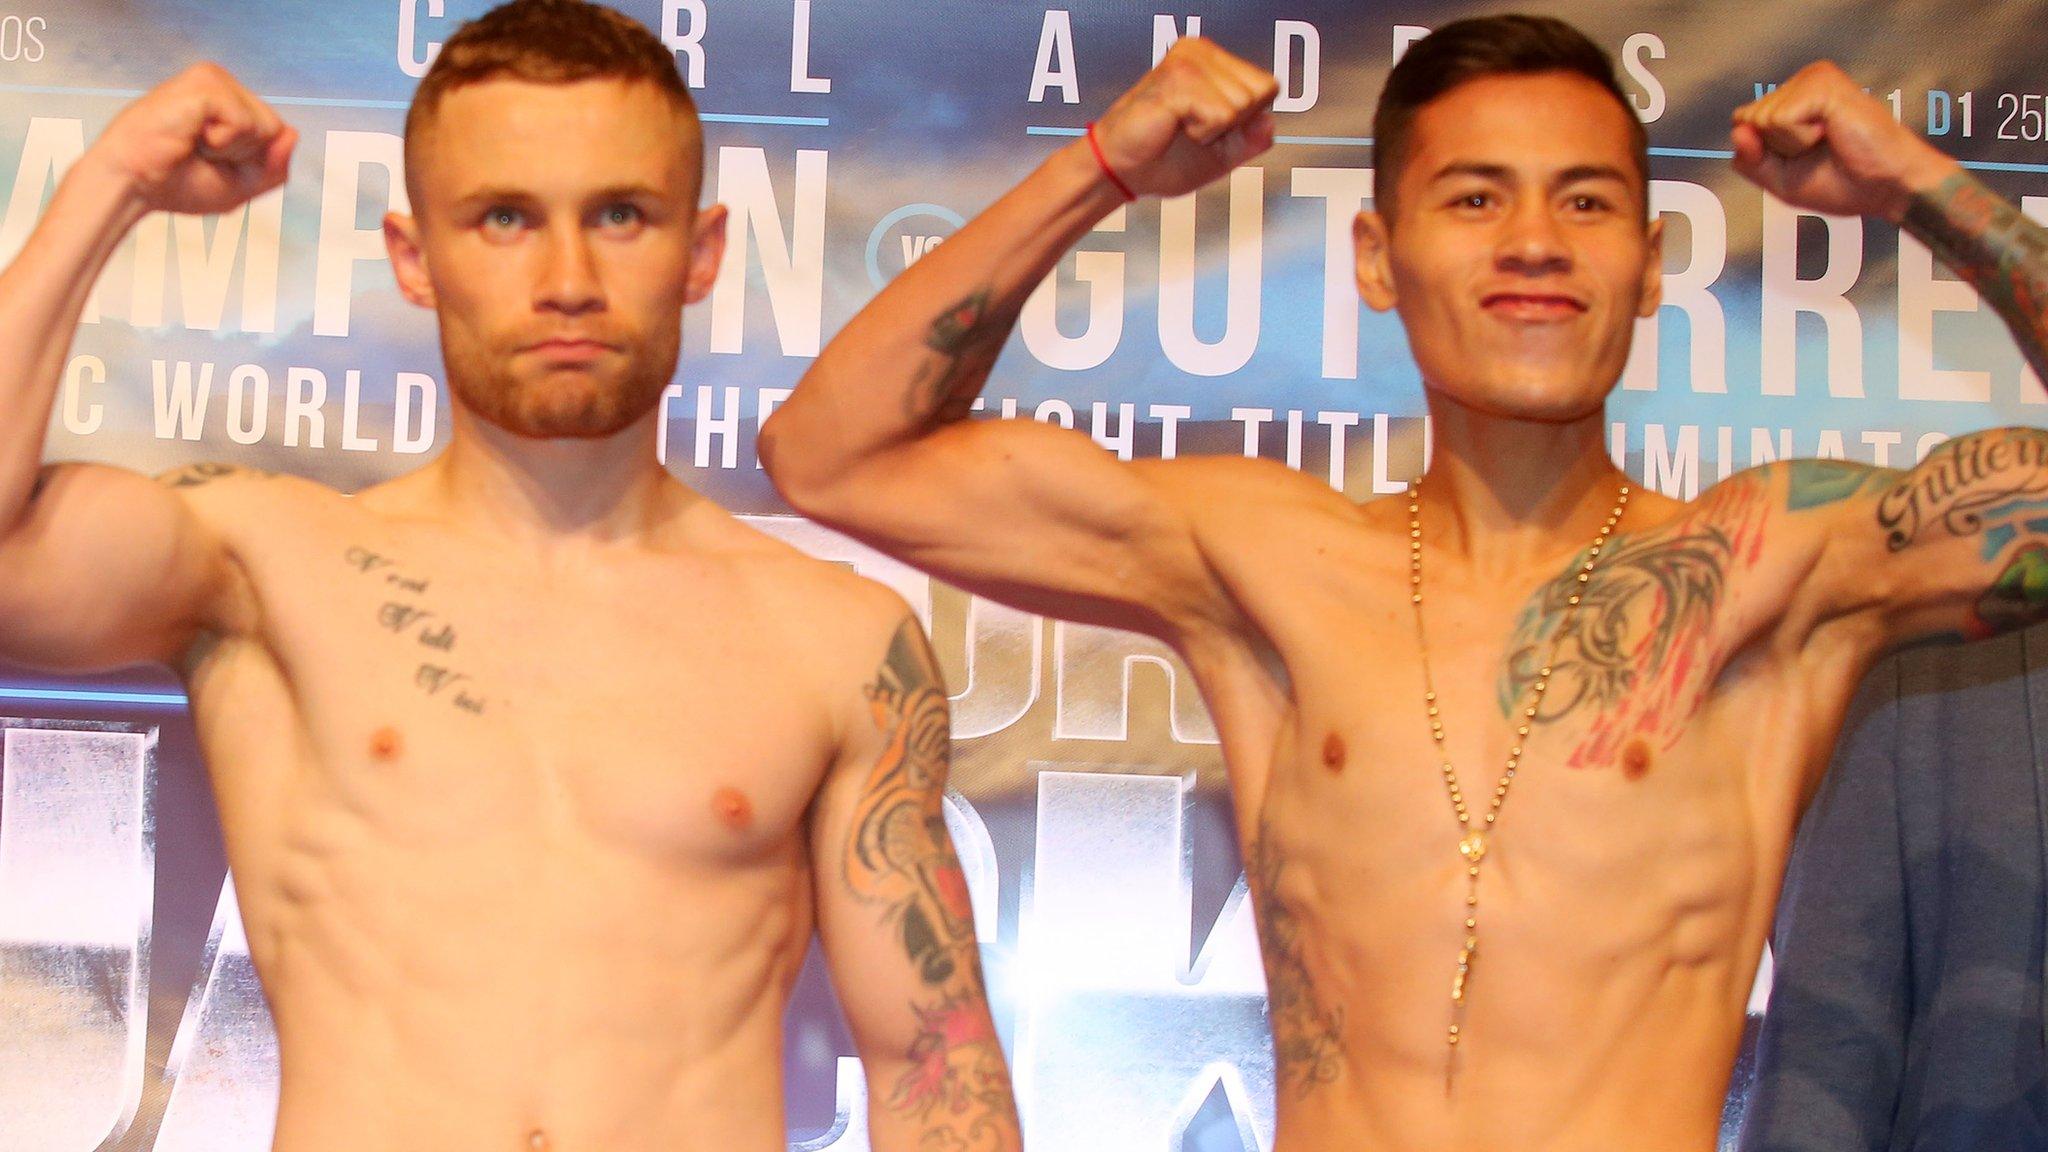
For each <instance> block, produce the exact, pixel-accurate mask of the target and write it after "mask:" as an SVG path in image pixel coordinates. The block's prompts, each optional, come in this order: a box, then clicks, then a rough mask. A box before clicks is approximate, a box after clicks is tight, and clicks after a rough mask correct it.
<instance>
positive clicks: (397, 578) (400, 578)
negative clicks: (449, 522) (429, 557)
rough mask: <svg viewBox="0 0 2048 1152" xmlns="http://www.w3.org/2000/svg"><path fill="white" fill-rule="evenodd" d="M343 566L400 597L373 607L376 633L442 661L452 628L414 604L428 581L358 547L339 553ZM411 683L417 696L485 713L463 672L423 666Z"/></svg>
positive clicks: (442, 666)
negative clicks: (403, 641) (379, 631)
mask: <svg viewBox="0 0 2048 1152" xmlns="http://www.w3.org/2000/svg"><path fill="white" fill-rule="evenodd" d="M342 562H343V563H344V564H346V565H347V566H348V567H349V568H350V569H352V570H353V571H354V572H355V573H356V574H357V575H358V576H361V577H365V578H367V579H369V580H372V581H374V582H376V583H378V584H381V585H382V586H383V588H384V590H385V593H384V594H386V595H392V596H397V597H400V598H399V599H393V600H386V601H384V602H383V603H382V604H380V605H378V607H377V617H376V619H377V626H378V627H379V628H381V629H383V630H384V631H386V632H389V633H391V634H392V635H393V636H397V637H402V638H404V639H408V640H411V641H412V642H413V643H415V644H417V645H419V646H420V647H422V648H426V649H429V650H431V651H433V652H435V653H439V654H440V656H439V657H438V659H446V658H447V656H448V654H450V653H452V652H454V651H455V644H456V632H455V626H454V625H453V624H451V623H449V622H448V621H446V620H443V619H441V618H440V615H439V614H438V613H437V612H435V611H434V610H432V609H430V608H427V607H425V606H423V605H422V604H420V603H419V602H418V601H417V600H416V599H415V598H416V597H419V596H424V595H425V594H426V593H427V590H428V589H429V588H430V587H431V586H432V582H431V581H429V580H427V579H425V578H423V577H420V576H416V575H410V574H408V573H406V572H405V571H403V570H402V568H401V567H400V565H399V563H398V561H396V560H394V559H392V558H391V557H389V556H386V555H384V554H383V553H380V552H376V551H373V550H371V549H369V548H364V547H362V546H360V545H358V546H354V547H351V548H349V549H347V550H346V551H345V552H343V553H342ZM412 683H413V687H414V688H415V689H416V690H418V691H419V692H421V693H423V694H425V695H427V696H432V697H435V698H437V699H445V700H447V701H448V703H450V704H451V705H453V706H454V707H456V708H459V709H461V710H462V711H464V712H468V713H471V714H475V715H480V714H482V713H483V711H484V707H485V700H484V697H483V696H481V695H479V694H478V693H477V692H476V691H475V683H474V681H473V680H472V678H471V677H470V675H469V674H468V673H467V672H463V671H461V670H459V669H456V668H452V667H449V666H448V665H446V664H442V663H436V662H433V661H424V660H423V661H421V663H420V664H419V665H418V667H416V668H415V669H414V670H413V677H412Z"/></svg>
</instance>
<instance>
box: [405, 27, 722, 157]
mask: <svg viewBox="0 0 2048 1152" xmlns="http://www.w3.org/2000/svg"><path fill="white" fill-rule="evenodd" d="M502 78H510V79H515V80H525V81H529V82H531V83H535V84H573V83H576V82H577V81H579V80H628V81H634V80H639V81H645V82H647V83H649V84H652V85H654V86H655V88H656V89H658V90H659V91H660V92H661V93H662V95H664V96H666V97H667V98H668V99H669V102H670V103H672V104H674V105H675V107H676V110H677V111H678V112H682V113H685V114H687V115H688V117H689V118H690V120H691V121H693V122H694V121H695V120H696V117H697V105H696V102H695V101H694V100H692V99H691V98H690V89H689V86H688V85H687V84H685V83H683V78H682V75H681V73H679V72H678V71H677V70H676V60H675V55H674V53H672V52H670V51H669V50H668V46H667V45H665V44H663V43H662V42H661V39H660V38H659V37H657V36H656V35H655V34H654V33H652V32H650V31H648V30H647V28H646V26H644V25H642V24H641V23H639V22H638V21H636V20H634V19H633V18H632V17H630V16H626V15H624V14H622V13H619V12H615V11H613V10H612V9H610V8H606V7H604V6H603V5H599V4H591V3H586V2H585V0H511V3H508V4H500V5H499V6H498V7H496V8H493V9H491V10H490V11H489V12H486V13H484V14H483V15H482V16H479V17H477V18H476V19H475V20H472V21H470V22H468V23H467V24H464V25H463V26H462V27H461V28H460V29H458V30H457V31H456V33H455V35H453V36H450V37H449V38H448V42H447V43H445V44H443V45H442V46H441V51H440V54H439V55H437V56H436V57H435V58H434V64H433V67H431V68H429V69H427V74H426V76H425V77H424V78H423V79H421V80H420V84H419V88H418V89H417V90H416V91H415V92H414V93H413V98H412V107H411V108H410V109H409V110H408V111H407V112H406V114H405V144H406V151H407V161H408V163H407V168H408V170H410V169H411V168H412V167H413V164H412V163H411V161H412V160H413V155H412V153H413V150H414V148H415V147H416V145H417V142H418V140H419V137H420V130H421V129H422V128H423V127H425V125H426V124H427V123H428V122H429V121H431V120H432V119H433V117H434V114H435V113H436V112H438V111H439V110H440V107H441V101H442V100H444V99H446V98H447V96H448V94H449V93H450V92H453V91H455V90H456V89H457V88H463V87H467V86H469V85H471V84H480V83H482V82H484V81H486V80H497V79H502Z"/></svg>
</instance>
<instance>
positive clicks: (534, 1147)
mask: <svg viewBox="0 0 2048 1152" xmlns="http://www.w3.org/2000/svg"><path fill="white" fill-rule="evenodd" d="M526 1147H527V1148H528V1149H529V1150H530V1152H548V1134H547V1133H545V1132H543V1131H541V1130H540V1129H538V1128H535V1129H534V1130H533V1131H532V1132H530V1133H528V1134H527V1136H526Z"/></svg>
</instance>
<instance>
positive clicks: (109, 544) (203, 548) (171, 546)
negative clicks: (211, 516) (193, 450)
mask: <svg viewBox="0 0 2048 1152" xmlns="http://www.w3.org/2000/svg"><path fill="white" fill-rule="evenodd" d="M222 552H223V550H222V548H221V545H220V543H219V542H218V540H217V538H216V537H215V536H214V535H213V533H212V532H211V531H210V530H209V529H208V528H207V527H206V526H205V525H204V524H202V523H201V522H200V521H199V518H198V517H197V516H195V515H194V514H193V512H192V510H191V508H190V506H189V505H188V503H187V502H186V500H185V498H184V497H183V496H182V495H181V494H180V493H179V492H178V491H176V490H174V489H173V488H171V487H169V486H167V485H165V484H162V483H158V482H156V481H152V480H150V479H148V478H146V477H143V476H139V475H136V474H134V473H131V472H126V471H123V470H121V469H117V468H109V467H103V466H99V465H90V464H60V465H53V466H50V467H47V468H45V469H44V470H43V471H42V473H41V474H40V475H39V476H38V478H37V481H36V490H35V495H34V496H33V497H32V498H31V500H30V502H29V505H28V508H27V509H26V511H25V512H24V513H23V515H22V518H21V520H20V521H19V522H18V523H17V524H16V525H15V526H14V528H13V530H12V531H10V532H8V533H7V534H6V535H5V537H4V538H0V658H5V659H8V660H12V661H16V662H19V663H23V664H27V665H30V666H34V667H40V668H47V669H51V670H57V671H85V670H92V669H101V668H110V667H117V666H120V665H123V664H131V663H137V662H141V661H148V660H157V661H165V662H169V661H172V660H175V659H176V658H177V656H178V654H179V653H180V652H181V651H182V650H183V649H184V647H185V645H186V644H188V643H189V642H190V640H191V638H192V637H193V636H194V635H195V634H196V633H197V631H198V630H199V629H200V628H201V627H203V626H204V625H205V623H206V621H205V609H206V606H207V602H208V598H209V596H210V594H211V593H212V592H213V591H214V590H215V589H216V588H217V587H218V585H219V582H220V581H221V579H222V578H223V576H224V571H225V562H224V559H223V555H222Z"/></svg>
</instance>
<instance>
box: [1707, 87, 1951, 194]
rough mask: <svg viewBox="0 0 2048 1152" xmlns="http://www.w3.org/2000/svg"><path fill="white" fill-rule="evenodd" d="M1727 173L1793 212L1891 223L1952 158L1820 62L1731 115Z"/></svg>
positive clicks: (1934, 181) (1937, 179) (1947, 168)
mask: <svg viewBox="0 0 2048 1152" xmlns="http://www.w3.org/2000/svg"><path fill="white" fill-rule="evenodd" d="M1734 119H1735V124H1734V129H1733V131H1732V132H1731V133H1730V136H1731V138H1732V140H1733V142H1734V145H1735V170H1736V171H1737V172H1740V173H1742V174H1743V175H1744V176H1746V177H1748V178H1749V179H1750V180H1751V181H1753V182H1755V183H1756V184H1757V185H1758V186H1760V187H1762V188H1763V189H1764V191H1766V192H1769V193H1770V194H1771V195H1773V196H1776V197H1777V198H1778V199H1780V200H1783V201H1785V202H1786V203H1787V204H1790V205H1792V206H1793V207H1795V208H1804V209H1808V210H1810V211H1814V212H1824V213H1828V214H1830V215H1835V216H1877V217H1882V218H1884V219H1886V220H1890V221H1892V222H1893V223H1897V222H1898V221H1899V219H1900V218H1901V217H1902V216H1904V214H1905V211H1906V205H1907V203H1908V201H1909V200H1910V199H1911V198H1912V196H1913V194H1914V193H1915V192H1917V191H1919V190H1921V189H1923V188H1927V187H1931V186H1933V185H1934V184H1938V183H1940V181H1941V179H1942V178H1943V177H1945V176H1946V175H1947V174H1948V173H1949V172H1950V171H1953V170H1954V168H1955V161H1953V160H1951V159H1949V158H1948V157H1947V156H1945V155H1943V154H1942V152H1941V151H1940V150H1939V149H1937V148H1935V147H1934V146H1933V145H1931V144H1929V143H1927V142H1926V141H1925V140H1922V139H1920V137H1918V136H1916V135H1914V134H1913V133H1912V132H1911V131H1910V130H1909V129H1907V128H1906V127H1905V126H1904V125H1901V124H1900V123H1899V122H1898V121H1897V120H1896V119H1894V118H1893V117H1892V113H1891V109H1890V108H1888V107H1886V106H1885V104H1884V102H1883V101H1881V100H1878V99H1877V98H1875V97H1873V96H1871V95H1870V94H1869V93H1867V92H1865V91H1863V89H1862V88H1861V87H1859V86H1858V85H1857V84H1856V82H1855V81H1854V80H1851V79H1850V78H1849V76H1848V74H1847V73H1845V72H1843V71H1842V70H1841V69H1840V68H1838V67H1836V66H1835V65H1834V64H1832V63H1830V62H1828V61H1826V60H1822V61H1819V62H1818V63H1814V64H1808V65H1807V66H1806V67H1804V68H1801V69H1800V70H1799V72H1798V73H1797V74H1796V75H1794V76H1793V77H1792V78H1791V79H1790V80H1787V81H1785V83H1783V84H1781V85H1779V86H1778V88H1777V89H1776V90H1775V91H1773V92H1770V93H1768V94H1766V95H1765V96H1764V97H1763V98H1762V99H1760V100H1757V101H1754V102H1752V103H1749V104H1745V105H1743V106H1742V107H1740V108H1737V109H1736V110H1735V118H1734Z"/></svg>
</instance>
